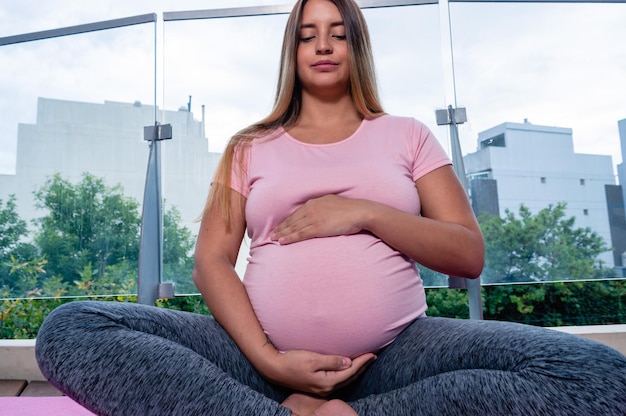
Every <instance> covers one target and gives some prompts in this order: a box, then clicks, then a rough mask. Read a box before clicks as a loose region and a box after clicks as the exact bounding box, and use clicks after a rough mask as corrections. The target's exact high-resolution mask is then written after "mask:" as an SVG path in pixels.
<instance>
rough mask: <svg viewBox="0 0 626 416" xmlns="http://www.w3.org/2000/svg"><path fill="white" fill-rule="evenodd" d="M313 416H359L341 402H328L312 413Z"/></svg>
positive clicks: (346, 404)
mask: <svg viewBox="0 0 626 416" xmlns="http://www.w3.org/2000/svg"><path fill="white" fill-rule="evenodd" d="M313 416H359V415H358V413H357V412H355V411H354V409H353V408H351V407H350V406H348V403H346V402H344V401H342V400H337V399H335V400H330V401H327V402H325V403H323V404H322V405H321V406H320V407H318V408H317V409H315V410H314V411H313Z"/></svg>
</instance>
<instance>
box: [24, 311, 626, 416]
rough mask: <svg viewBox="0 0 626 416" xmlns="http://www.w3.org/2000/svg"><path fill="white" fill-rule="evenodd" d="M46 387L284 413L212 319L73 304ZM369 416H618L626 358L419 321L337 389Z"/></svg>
mask: <svg viewBox="0 0 626 416" xmlns="http://www.w3.org/2000/svg"><path fill="white" fill-rule="evenodd" d="M36 355H37V360H38V362H39V366H40V368H41V370H42V372H43V374H44V375H45V376H46V377H47V378H48V380H49V381H50V382H51V383H52V384H53V385H54V386H56V387H57V388H59V389H60V390H61V391H63V392H64V393H65V394H67V395H68V396H70V397H72V398H73V399H74V400H76V401H77V402H79V403H81V404H82V405H84V406H85V407H87V408H88V409H90V410H91V411H93V412H94V413H96V414H99V415H115V416H123V415H133V416H138V415H142V416H144V415H219V416H230V415H241V416H246V415H253V416H264V415H285V416H288V415H290V412H289V410H288V409H286V408H284V407H282V406H281V405H280V402H281V401H283V400H284V399H285V398H286V397H287V395H289V394H290V392H289V391H287V390H286V389H284V388H281V387H279V386H276V385H273V384H271V383H269V382H267V381H265V380H264V379H263V378H262V377H261V376H260V375H259V374H258V373H257V372H256V371H255V369H254V368H253V367H252V366H251V365H250V363H249V362H248V360H246V358H245V357H244V356H243V355H242V354H241V352H240V351H239V350H238V348H237V347H236V345H235V344H234V343H233V341H232V340H231V339H230V337H229V336H228V335H227V334H226V332H225V331H224V330H223V329H222V328H221V327H220V326H219V324H217V323H216V322H215V320H213V319H212V318H210V317H207V316H204V315H197V314H191V313H185V312H177V311H172V310H167V309H160V308H156V307H149V306H142V305H137V304H129V303H113V302H112V303H108V302H73V303H69V304H66V305H63V306H61V307H59V308H57V309H56V310H54V311H53V312H52V313H51V314H50V316H49V317H48V318H47V319H46V321H45V323H44V325H43V326H42V328H41V330H40V332H39V335H38V337H37V344H36ZM338 395H339V397H341V398H342V399H344V400H346V401H347V402H348V403H349V404H350V405H351V406H352V407H353V408H354V409H355V410H356V412H357V413H358V414H359V415H361V416H370V415H399V416H405V415H454V416H458V415H476V416H484V415H577V416H578V415H626V358H625V357H624V356H623V355H621V354H620V353H618V352H617V351H615V350H613V349H611V348H608V347H606V346H604V345H602V344H599V343H596V342H593V341H589V340H586V339H584V338H581V337H578V336H574V335H568V334H564V333H561V332H557V331H552V330H548V329H543V328H537V327H531V326H525V325H519V324H514V323H506V322H494V321H469V320H456V319H447V318H420V319H418V320H416V321H415V322H414V323H413V324H411V325H410V326H409V327H408V328H407V329H406V330H405V331H404V332H403V333H402V334H401V335H400V336H399V337H398V339H397V340H396V341H395V342H393V343H392V344H391V345H390V346H388V347H386V348H385V349H384V350H383V351H381V352H380V353H379V356H378V360H376V361H375V362H374V363H373V364H372V365H371V366H370V367H369V368H368V370H367V371H366V372H365V374H364V375H363V376H362V377H361V378H360V379H359V380H358V381H357V382H356V383H355V384H354V385H352V386H350V387H349V388H348V389H346V390H344V391H341V392H339V393H338Z"/></svg>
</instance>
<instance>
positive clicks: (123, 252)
mask: <svg viewBox="0 0 626 416" xmlns="http://www.w3.org/2000/svg"><path fill="white" fill-rule="evenodd" d="M35 200H36V205H37V207H38V208H41V209H45V210H46V211H47V215H46V216H44V217H42V218H40V219H39V220H37V225H38V226H39V230H38V232H37V234H36V236H35V242H36V244H37V246H38V247H39V248H40V250H41V254H42V255H43V256H44V257H45V258H46V259H47V260H48V270H47V271H48V273H49V274H50V275H52V276H56V275H61V276H63V279H64V281H68V282H72V281H74V280H77V279H79V278H80V272H81V271H82V270H84V269H85V268H86V267H92V268H93V269H94V270H95V272H96V274H97V276H98V277H102V276H103V275H104V273H105V269H106V268H107V266H109V265H113V264H118V263H121V262H124V261H128V262H134V263H136V262H137V259H138V255H139V239H138V235H139V230H140V227H141V218H140V215H139V210H138V206H139V205H138V203H137V202H136V201H134V200H133V199H131V198H128V197H126V196H124V194H123V190H122V188H121V186H119V185H117V186H115V187H112V188H109V187H107V186H106V185H105V183H104V180H103V179H101V178H97V177H95V176H93V175H91V174H88V173H86V174H84V175H83V178H82V181H81V182H79V183H78V184H76V185H74V184H72V183H71V182H70V181H68V180H67V179H63V178H62V177H61V176H60V175H59V174H55V175H54V176H53V177H51V178H49V179H48V180H47V181H46V183H45V184H44V185H43V186H42V187H41V188H40V189H39V190H38V191H36V192H35Z"/></svg>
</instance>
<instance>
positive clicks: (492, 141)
mask: <svg viewBox="0 0 626 416" xmlns="http://www.w3.org/2000/svg"><path fill="white" fill-rule="evenodd" d="M489 146H495V147H506V142H505V139H504V133H501V134H498V135H497V136H495V137H490V138H488V139H485V140H482V141H481V142H480V148H481V149H484V148H485V147H489Z"/></svg>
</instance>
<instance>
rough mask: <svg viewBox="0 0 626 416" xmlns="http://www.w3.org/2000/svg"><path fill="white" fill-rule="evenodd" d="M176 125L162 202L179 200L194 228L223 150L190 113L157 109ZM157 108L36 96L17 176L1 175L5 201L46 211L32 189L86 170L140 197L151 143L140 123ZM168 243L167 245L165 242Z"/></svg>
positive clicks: (166, 149)
mask: <svg viewBox="0 0 626 416" xmlns="http://www.w3.org/2000/svg"><path fill="white" fill-rule="evenodd" d="M159 118H160V120H161V121H162V123H164V124H165V123H169V124H171V125H172V130H173V138H172V140H164V141H162V142H161V143H162V145H161V152H160V153H161V161H162V175H161V177H162V190H163V197H164V199H165V207H166V208H167V207H171V206H173V205H175V206H176V207H177V208H178V210H179V211H180V213H181V216H182V219H183V224H182V225H185V226H187V227H188V228H189V229H191V230H192V231H193V232H194V233H195V232H196V231H197V228H198V224H197V222H195V220H196V219H197V217H198V216H199V214H200V213H201V211H202V208H203V206H204V202H205V199H206V196H207V192H208V189H209V186H210V181H211V178H212V177H213V173H214V171H215V167H216V165H217V162H218V160H219V157H220V154H218V153H209V151H208V145H207V139H206V138H205V135H204V128H203V127H204V126H203V122H202V121H197V120H195V119H194V118H193V114H192V113H189V112H187V111H159ZM154 119H155V109H154V107H153V106H147V105H142V104H141V103H138V102H137V103H134V104H130V103H118V102H110V101H105V102H104V103H103V104H95V103H84V102H75V101H65V100H56V99H48V98H39V99H38V102H37V119H36V123H35V124H19V126H18V137H17V141H18V143H17V161H16V173H15V175H0V199H2V200H3V201H6V200H7V199H8V197H9V195H11V194H15V195H16V197H17V210H18V213H19V214H20V216H21V218H22V219H24V220H26V221H28V222H29V223H30V220H31V219H34V218H38V217H41V216H43V215H44V214H45V213H43V212H42V211H41V210H38V209H37V208H36V207H35V204H34V197H33V191H35V190H37V189H39V188H40V187H41V186H42V185H43V184H44V183H45V181H46V179H47V178H49V177H50V176H52V175H54V174H55V173H59V174H60V175H61V176H62V177H63V178H65V179H68V180H70V181H71V182H72V183H76V182H78V181H80V179H81V177H82V175H83V173H85V172H89V173H91V174H93V175H95V176H97V177H102V178H104V180H105V182H106V184H107V186H109V187H112V186H115V185H117V184H120V185H121V186H122V187H123V188H124V194H125V195H126V196H129V197H132V198H134V199H136V200H137V201H138V202H139V204H141V203H142V202H143V193H144V186H145V178H146V170H147V162H148V155H149V144H148V142H147V141H144V139H143V127H144V126H150V125H154ZM165 249H167V247H166V248H165Z"/></svg>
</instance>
